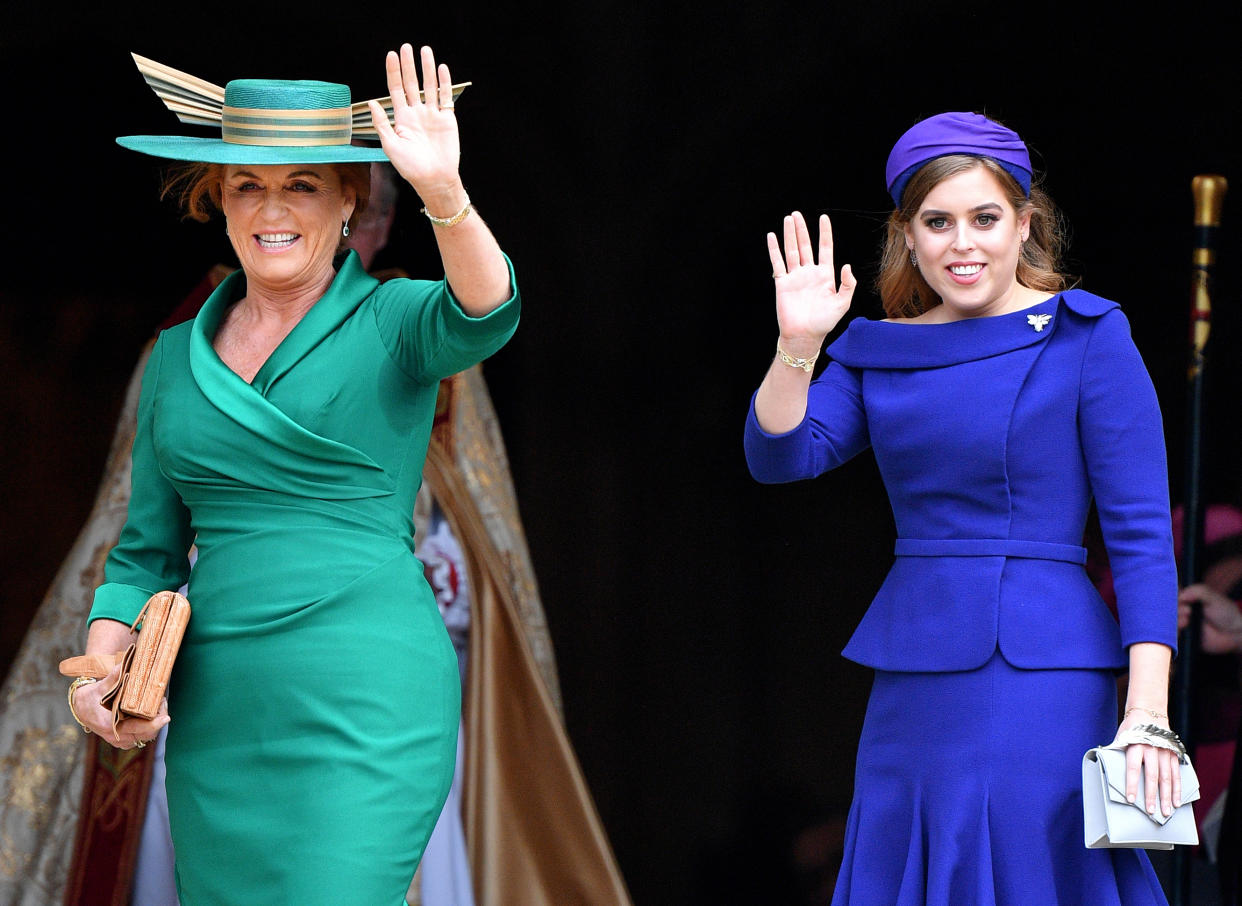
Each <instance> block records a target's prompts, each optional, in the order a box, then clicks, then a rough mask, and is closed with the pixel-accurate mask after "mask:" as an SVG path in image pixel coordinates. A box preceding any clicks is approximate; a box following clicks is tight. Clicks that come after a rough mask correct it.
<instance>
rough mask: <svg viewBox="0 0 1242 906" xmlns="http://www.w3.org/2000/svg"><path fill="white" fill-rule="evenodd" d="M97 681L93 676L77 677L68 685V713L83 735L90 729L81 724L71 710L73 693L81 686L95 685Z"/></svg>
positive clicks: (79, 719)
mask: <svg viewBox="0 0 1242 906" xmlns="http://www.w3.org/2000/svg"><path fill="white" fill-rule="evenodd" d="M97 682H99V680H97V679H95V677H93V676H79V677H78V678H77V679H75V680H74V681H73V682H72V683H70V684H69V713H70V714H72V715H73V719H74V720H76V721H77V722H78V726H79V727H81V728H82V732H83V733H90V732H91V728H90V727H88V726H87V725H86V724H84V723H82V718H80V717H78V712H77V711H75V710H73V693H75V692H77V691H78V689H79V688H81V687H82V686H89V685H90V684H91V683H97Z"/></svg>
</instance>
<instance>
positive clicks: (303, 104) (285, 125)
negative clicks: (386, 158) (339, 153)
mask: <svg viewBox="0 0 1242 906" xmlns="http://www.w3.org/2000/svg"><path fill="white" fill-rule="evenodd" d="M220 115H221V119H220V124H221V127H222V129H223V132H222V134H221V136H220V137H221V138H222V139H224V141H226V142H229V143H230V144H235V145H269V146H281V145H298V146H314V145H348V144H349V140H350V138H351V137H352V135H353V130H352V125H353V113H352V109H351V107H350V97H349V86H348V85H340V84H337V83H335V82H317V81H312V80H309V79H297V80H279V79H234V80H233V81H231V82H229V83H228V84H227V85H225V86H224V106H223V107H222V108H221V109H220Z"/></svg>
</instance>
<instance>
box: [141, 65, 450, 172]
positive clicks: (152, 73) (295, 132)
mask: <svg viewBox="0 0 1242 906" xmlns="http://www.w3.org/2000/svg"><path fill="white" fill-rule="evenodd" d="M132 56H133V58H134V62H135V63H137V64H138V70H139V71H140V72H141V73H142V76H143V78H144V79H146V80H147V84H148V85H150V86H151V88H152V90H153V91H154V92H155V93H156V94H157V95H159V96H160V100H162V101H163V102H164V104H165V105H166V106H167V107H168V109H169V110H171V111H172V112H173V113H175V114H176V115H177V119H179V120H181V122H183V123H189V124H193V125H200V126H216V127H218V128H219V129H220V137H219V138H202V137H195V136H188V135H122V136H121V137H119V138H118V139H117V140H116V142H117V144H118V145H120V146H121V147H123V148H129V149H130V150H131V151H140V152H142V153H143V154H151V155H153V156H155V157H166V158H169V159H171V160H188V161H201V162H203V163H208V164H299V163H306V164H328V163H348V162H351V161H357V162H367V161H383V160H387V159H388V157H387V155H385V154H384V149H383V148H381V147H379V145H352V144H350V142H351V141H352V140H353V139H354V138H359V137H361V138H370V139H373V140H375V141H377V142H378V141H379V136H378V135H377V134H376V132H375V127H374V126H373V125H372V124H371V110H370V108H369V107H368V106H367V104H368V102H367V101H359V102H358V103H356V104H354V103H350V94H349V86H348V85H341V84H338V83H336V82H316V81H311V80H307V79H234V80H233V81H231V82H229V83H228V84H227V85H225V86H224V87H223V88H221V87H220V86H219V85H213V84H212V83H211V82H206V81H204V80H202V79H199V78H196V77H194V76H192V75H189V74H188V73H184V72H179V71H178V70H176V69H173V68H172V67H170V66H164V65H163V64H162V63H157V62H155V61H154V60H148V59H147V58H146V57H140V56H138V54H132ZM469 84H470V83H469V82H462V83H460V84H457V85H454V86H453V98H454V100H455V99H456V98H457V96H458V95H459V94H461V93H462V91H463V90H465V88H466V86H467V85H469ZM420 94H421V92H420ZM376 100H377V101H379V103H380V105H381V106H382V107H383V108H384V110H385V112H386V113H387V114H388V119H389V122H391V121H392V99H391V98H376Z"/></svg>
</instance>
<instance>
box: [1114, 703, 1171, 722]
mask: <svg viewBox="0 0 1242 906" xmlns="http://www.w3.org/2000/svg"><path fill="white" fill-rule="evenodd" d="M1135 711H1142V712H1143V713H1144V714H1150V715H1151V716H1152V717H1154V718H1156V720H1168V719H1169V715H1167V714H1161V713H1160V712H1159V711H1153V710H1152V709H1151V708H1139V707H1137V706H1136V707H1133V708H1126V713H1125V714H1123V715H1121V719H1122V720H1125V719H1126V718H1127V717H1129V716H1130V715H1131V714H1133V713H1134V712H1135Z"/></svg>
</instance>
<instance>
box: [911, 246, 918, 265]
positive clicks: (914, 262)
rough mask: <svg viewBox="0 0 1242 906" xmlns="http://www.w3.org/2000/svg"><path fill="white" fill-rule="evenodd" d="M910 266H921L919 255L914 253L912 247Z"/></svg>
mask: <svg viewBox="0 0 1242 906" xmlns="http://www.w3.org/2000/svg"><path fill="white" fill-rule="evenodd" d="M910 266H911V267H913V268H915V269H917V268H918V266H919V256H918V255H916V254H915V253H914V249H910Z"/></svg>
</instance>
